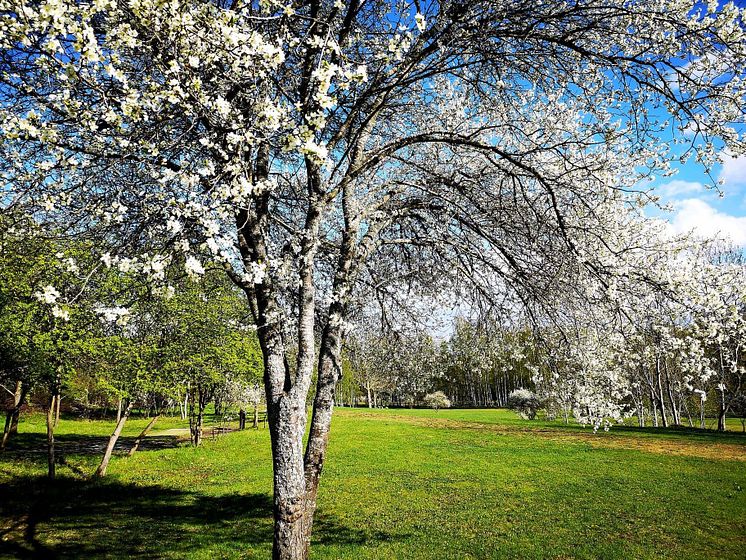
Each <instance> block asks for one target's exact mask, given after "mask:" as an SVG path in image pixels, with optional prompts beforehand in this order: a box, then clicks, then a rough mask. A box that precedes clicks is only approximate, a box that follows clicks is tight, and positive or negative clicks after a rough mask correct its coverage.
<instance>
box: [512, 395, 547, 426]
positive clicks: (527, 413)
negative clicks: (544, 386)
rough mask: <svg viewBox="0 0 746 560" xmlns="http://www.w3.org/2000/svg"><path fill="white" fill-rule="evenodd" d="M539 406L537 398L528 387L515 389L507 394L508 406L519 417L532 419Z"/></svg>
mask: <svg viewBox="0 0 746 560" xmlns="http://www.w3.org/2000/svg"><path fill="white" fill-rule="evenodd" d="M539 406H540V403H539V398H538V397H537V396H536V394H535V393H534V392H533V391H529V390H528V389H516V390H515V391H513V392H511V393H510V395H508V408H510V409H511V410H515V411H516V412H517V413H518V414H520V415H521V418H525V419H528V420H533V419H534V418H536V412H537V411H538V410H539Z"/></svg>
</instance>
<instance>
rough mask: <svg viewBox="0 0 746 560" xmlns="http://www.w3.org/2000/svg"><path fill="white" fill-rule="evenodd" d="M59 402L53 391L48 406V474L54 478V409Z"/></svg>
mask: <svg viewBox="0 0 746 560" xmlns="http://www.w3.org/2000/svg"><path fill="white" fill-rule="evenodd" d="M56 402H57V393H56V392H53V393H52V397H51V398H50V399H49V407H48V408H47V476H49V478H52V479H53V478H54V476H55V466H54V409H55V403H56Z"/></svg>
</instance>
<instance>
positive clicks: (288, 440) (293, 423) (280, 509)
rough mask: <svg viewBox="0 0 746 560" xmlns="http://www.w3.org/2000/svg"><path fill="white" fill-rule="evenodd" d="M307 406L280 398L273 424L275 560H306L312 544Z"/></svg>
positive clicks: (286, 397)
mask: <svg viewBox="0 0 746 560" xmlns="http://www.w3.org/2000/svg"><path fill="white" fill-rule="evenodd" d="M304 404H305V403H294V402H292V399H291V396H290V395H287V396H284V397H281V399H280V400H279V402H278V403H277V405H278V406H277V407H276V408H275V407H272V408H275V410H274V412H273V415H276V416H275V418H274V421H271V422H270V435H271V436H272V457H273V466H274V542H273V546H272V558H273V560H305V559H307V558H308V547H309V543H308V542H307V541H306V532H305V529H304V508H305V504H306V502H305V499H306V481H305V476H304V472H303V433H304V431H305V410H304V408H305V407H304V406H303V405H304Z"/></svg>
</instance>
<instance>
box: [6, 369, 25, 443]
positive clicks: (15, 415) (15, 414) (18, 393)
mask: <svg viewBox="0 0 746 560" xmlns="http://www.w3.org/2000/svg"><path fill="white" fill-rule="evenodd" d="M27 392H28V387H27V385H26V384H25V383H23V382H22V381H18V382H17V383H16V390H15V392H14V393H13V408H11V409H10V410H9V411H8V414H7V416H6V417H5V428H4V429H3V439H2V443H0V450H4V449H5V446H6V445H8V441H9V440H10V438H11V437H12V436H14V435H15V434H17V433H18V419H19V417H20V415H21V408H23V404H24V402H25V401H26V393H27Z"/></svg>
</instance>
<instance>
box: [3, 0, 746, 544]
mask: <svg viewBox="0 0 746 560" xmlns="http://www.w3.org/2000/svg"><path fill="white" fill-rule="evenodd" d="M708 6H709V7H708ZM742 18H743V13H742V11H740V10H739V9H738V8H736V7H734V5H732V4H726V5H724V6H721V7H717V5H716V4H712V3H711V4H709V5H707V6H705V5H699V4H697V5H696V6H695V5H694V4H692V3H691V2H686V1H682V0H657V1H655V2H653V1H649V0H640V1H636V2H632V3H626V4H620V3H619V2H612V1H606V0H589V1H587V2H580V3H567V2H564V1H556V2H555V1H550V2H542V3H537V2H533V1H523V0H518V1H515V2H494V1H492V0H458V1H457V0H441V1H434V2H427V3H423V2H417V1H407V0H402V1H397V0H366V1H362V0H335V1H334V2H332V1H330V0H309V1H296V2H284V1H282V0H260V1H249V2H224V1H222V0H216V1H208V2H196V1H194V0H175V1H172V2H166V3H164V2H156V1H153V0H129V1H127V2H116V1H114V0H93V1H79V2H78V1H75V2H73V1H71V0H42V1H36V0H34V1H30V0H0V131H1V137H2V143H1V144H0V150H1V151H2V154H1V159H0V166H1V167H2V169H0V172H1V173H2V177H3V180H2V182H0V184H2V187H0V188H2V189H3V191H2V194H0V201H1V203H2V205H3V207H4V208H5V209H8V208H16V209H18V208H24V207H25V209H26V211H28V212H30V213H31V212H32V213H33V214H34V216H35V217H36V219H37V220H38V221H39V222H40V223H43V224H45V226H46V227H48V228H67V229H68V230H69V231H70V232H71V233H78V234H79V233H82V232H87V235H91V236H93V235H96V236H97V237H96V238H97V239H98V242H99V245H100V247H99V249H100V251H101V254H102V257H101V258H102V261H101V263H102V264H101V266H118V267H120V268H121V267H124V268H126V269H127V270H130V271H136V272H140V273H142V274H143V275H145V276H147V277H149V278H151V279H152V280H153V281H156V282H157V281H159V280H162V279H163V277H164V274H163V270H164V267H165V266H167V265H169V264H176V263H182V264H183V265H185V267H186V270H187V272H189V274H190V275H194V276H198V275H199V274H201V273H202V272H203V270H204V269H205V267H207V266H208V265H210V266H211V264H209V263H218V264H219V265H220V266H222V267H223V268H224V269H225V270H226V271H227V273H228V274H229V275H230V277H231V278H232V279H233V280H234V282H235V283H236V284H237V285H238V286H240V287H241V288H242V289H243V291H244V292H245V293H246V295H247V297H248V299H249V301H250V303H251V307H252V310H253V315H254V321H255V323H256V326H257V329H258V330H257V333H258V336H259V340H260V342H261V346H262V351H263V356H264V364H265V365H264V370H265V372H264V385H265V391H266V400H267V409H268V418H269V425H270V432H271V439H272V451H273V461H274V476H275V479H274V494H275V495H274V516H275V534H274V548H273V550H274V552H273V556H274V558H282V559H290V558H294V559H295V558H306V557H307V556H308V548H309V542H310V533H311V528H312V521H313V515H314V511H315V509H316V495H317V490H318V486H319V477H320V475H321V471H322V467H323V464H324V457H325V453H326V447H327V441H328V437H329V427H330V422H331V416H332V406H333V402H334V399H333V396H334V387H335V384H336V382H337V379H338V377H339V371H340V349H341V341H342V338H343V335H344V331H345V328H346V324H347V318H348V314H349V312H350V310H351V308H352V307H353V306H354V305H355V304H356V302H357V301H358V299H359V295H360V293H361V291H362V290H364V289H366V290H369V291H372V292H374V293H375V294H376V296H378V298H379V301H387V300H391V299H401V294H402V293H406V292H404V291H402V289H401V286H402V285H403V284H405V283H406V282H412V283H416V282H419V284H416V286H417V287H419V288H420V289H423V290H424V289H425V288H427V287H428V286H430V287H432V286H433V285H434V282H435V281H436V279H442V278H445V279H446V281H449V282H451V283H452V284H454V285H457V287H458V288H459V289H464V287H466V286H471V287H472V288H471V289H474V290H475V291H477V292H479V293H480V294H482V296H483V297H490V294H494V293H500V294H512V297H513V301H514V302H516V303H519V304H523V305H535V304H537V303H540V304H546V305H547V306H550V305H551V304H552V303H553V302H554V301H555V300H556V299H557V298H558V297H559V296H558V295H557V294H561V295H562V296H563V297H575V296H583V297H585V296H588V295H589V294H591V295H592V294H594V293H595V290H596V287H598V286H599V285H600V284H603V282H605V280H604V278H605V277H606V276H607V275H609V274H610V273H611V272H613V271H615V270H620V269H624V271H625V272H624V274H625V275H626V276H627V277H630V276H634V275H635V274H637V273H638V272H636V271H635V270H634V268H633V267H632V266H631V265H630V264H629V263H627V262H626V255H627V249H629V248H630V247H633V246H637V245H639V239H636V238H635V237H634V235H631V234H630V233H629V232H633V231H634V228H635V226H634V224H635V220H637V215H636V212H635V210H634V208H635V207H636V204H637V203H638V202H642V201H643V200H644V198H645V197H644V196H642V195H640V196H637V195H635V193H634V191H635V190H636V189H637V188H639V187H638V185H639V180H640V179H641V178H642V177H643V176H645V175H647V174H650V173H657V172H660V173H665V172H667V171H668V162H669V160H670V159H671V158H672V157H675V158H676V159H678V158H679V157H682V158H686V157H689V156H690V155H695V156H696V157H697V158H698V159H699V160H700V161H702V162H703V163H704V164H705V165H706V166H709V165H711V164H712V163H713V162H714V161H715V159H716V155H717V146H716V144H714V143H713V141H715V140H716V139H717V138H721V139H722V140H723V141H724V142H725V143H726V144H727V147H728V149H729V150H730V151H731V153H734V154H739V153H743V151H744V144H743V136H742V133H741V132H739V129H738V127H737V125H738V123H742V121H743V112H744V107H746V103H744V89H743V88H744V86H743V84H744V82H743V81H742V78H743V72H744V67H745V65H744V59H745V56H744V50H745V49H746V42H745V41H744V40H743V39H744V34H743V23H742V22H743V19H742ZM671 129H673V130H678V131H680V132H682V134H681V135H680V137H681V138H682V139H683V141H685V142H686V143H687V145H686V146H678V145H677V144H676V143H675V145H674V148H675V149H674V150H669V147H668V146H665V145H664V144H663V143H662V142H660V141H659V140H658V135H659V133H660V131H662V130H671ZM684 130H686V131H687V134H688V135H686V136H685V135H684V134H683V131H684ZM679 148H681V150H679ZM682 154H683V155H682ZM642 272H644V271H642ZM451 275H453V276H451ZM418 279H419V280H418ZM394 284H397V285H398V286H399V287H393V286H394ZM52 287H54V286H52ZM441 293H444V294H445V293H450V292H446V291H442V292H441ZM552 294H554V295H552ZM51 295H53V294H52V292H50V296H51ZM42 297H46V296H44V295H43V294H42ZM318 333H320V336H317V334H318ZM290 345H293V346H296V347H297V353H294V354H293V356H292V360H291V359H289V358H290V356H289V354H288V352H287V349H288V347H289V346H290ZM315 364H316V365H317V366H318V381H317V386H316V391H315V397H314V404H313V414H312V417H311V418H310V431H309V434H310V435H309V437H308V442H307V444H306V446H305V449H304V447H303V434H304V431H305V428H306V426H307V423H308V422H309V419H308V417H307V415H306V407H305V403H306V397H307V395H308V393H309V390H310V385H311V380H312V378H313V371H314V365H315Z"/></svg>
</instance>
